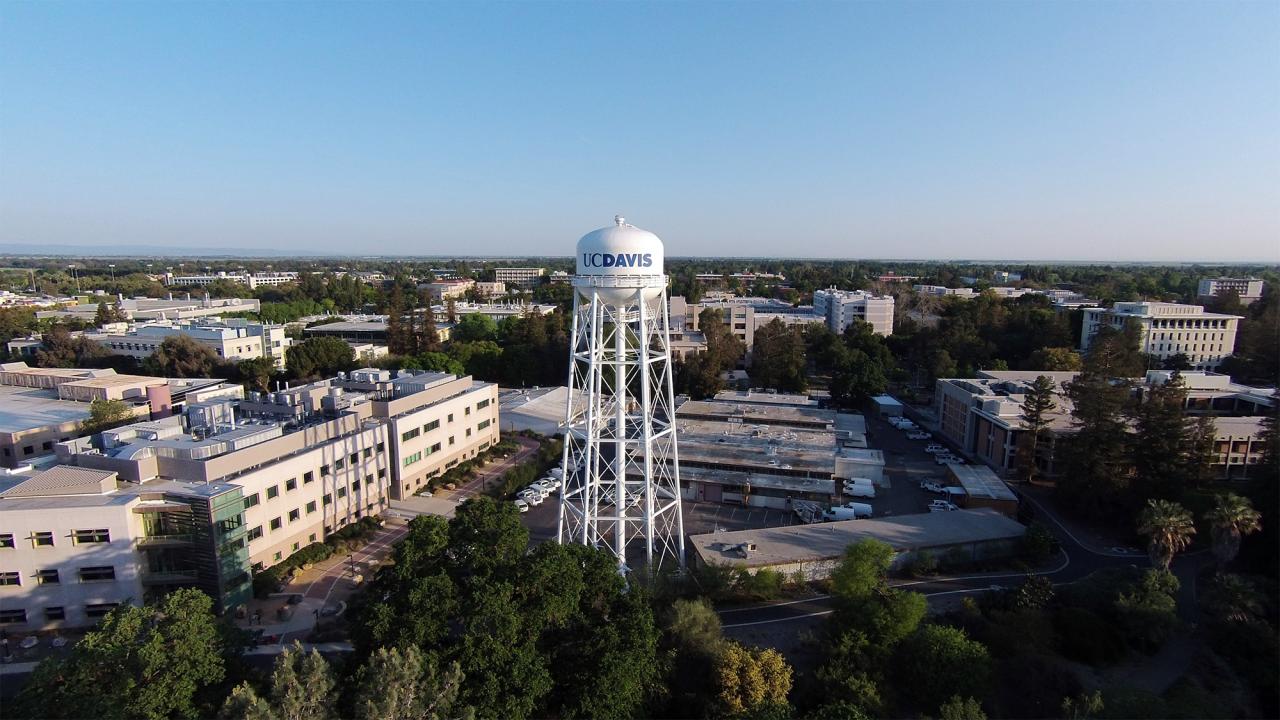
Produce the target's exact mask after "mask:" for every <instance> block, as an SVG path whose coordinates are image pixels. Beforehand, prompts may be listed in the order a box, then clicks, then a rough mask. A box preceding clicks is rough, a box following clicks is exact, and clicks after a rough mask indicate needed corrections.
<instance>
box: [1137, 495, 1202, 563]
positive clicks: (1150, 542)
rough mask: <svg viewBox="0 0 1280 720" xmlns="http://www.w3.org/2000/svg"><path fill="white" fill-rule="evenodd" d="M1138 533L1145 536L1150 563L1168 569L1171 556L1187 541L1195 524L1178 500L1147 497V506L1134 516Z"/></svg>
mask: <svg viewBox="0 0 1280 720" xmlns="http://www.w3.org/2000/svg"><path fill="white" fill-rule="evenodd" d="M1138 533H1139V534H1141V535H1146V536H1147V552H1148V553H1149V554H1150V555H1151V564H1152V565H1156V566H1158V567H1160V568H1162V569H1164V570H1168V569H1169V564H1170V563H1172V562H1173V556H1174V555H1176V554H1177V553H1179V552H1181V551H1182V550H1185V549H1186V548H1187V546H1188V545H1190V544H1191V536H1192V535H1195V534H1196V526H1195V524H1194V523H1193V522H1192V521H1191V513H1189V512H1187V509H1186V508H1184V507H1182V506H1181V505H1179V504H1178V503H1176V502H1172V501H1169V500H1148V501H1147V509H1146V510H1143V511H1142V516H1141V517H1140V518H1139V519H1138Z"/></svg>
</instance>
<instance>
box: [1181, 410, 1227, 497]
mask: <svg viewBox="0 0 1280 720" xmlns="http://www.w3.org/2000/svg"><path fill="white" fill-rule="evenodd" d="M1217 439H1218V426H1217V423H1216V422H1214V419H1213V416H1212V415H1201V416H1199V417H1197V418H1193V419H1191V420H1188V421H1187V444H1186V446H1185V447H1184V448H1183V449H1182V450H1183V451H1182V456H1183V462H1184V463H1185V465H1184V467H1183V473H1182V474H1183V477H1184V479H1185V481H1186V483H1187V484H1189V485H1192V486H1194V487H1204V486H1205V485H1207V484H1209V483H1210V482H1212V481H1213V476H1214V465H1215V464H1216V463H1217V462H1218V451H1217V449H1216V445H1217Z"/></svg>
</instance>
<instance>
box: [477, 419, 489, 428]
mask: <svg viewBox="0 0 1280 720" xmlns="http://www.w3.org/2000/svg"><path fill="white" fill-rule="evenodd" d="M491 422H492V421H490V420H481V421H480V423H479V424H478V425H476V430H483V429H485V428H487V427H489V425H490V424H491Z"/></svg>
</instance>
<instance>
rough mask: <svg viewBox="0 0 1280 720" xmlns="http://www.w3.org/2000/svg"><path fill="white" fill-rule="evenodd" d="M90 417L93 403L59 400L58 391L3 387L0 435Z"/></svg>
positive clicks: (1, 390)
mask: <svg viewBox="0 0 1280 720" xmlns="http://www.w3.org/2000/svg"><path fill="white" fill-rule="evenodd" d="M87 417H89V403H82V402H73V401H71V400H59V399H58V394H57V391H54V390H38V389H35V388H25V387H15V386H12V385H0V432H7V433H17V432H22V431H24V430H34V429H36V428H42V427H47V426H50V425H61V424H63V423H69V422H79V421H81V420H84V419H85V418H87Z"/></svg>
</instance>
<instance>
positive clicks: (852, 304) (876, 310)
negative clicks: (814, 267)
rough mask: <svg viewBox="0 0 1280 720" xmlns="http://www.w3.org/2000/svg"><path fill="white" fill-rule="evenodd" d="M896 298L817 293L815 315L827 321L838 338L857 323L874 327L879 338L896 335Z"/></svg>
mask: <svg viewBox="0 0 1280 720" xmlns="http://www.w3.org/2000/svg"><path fill="white" fill-rule="evenodd" d="M893 306H894V299H893V296H892V295H875V294H872V293H868V292H863V291H861V290H853V291H846V290H836V289H835V288H831V289H829V290H816V291H814V293H813V311H814V313H815V314H816V315H818V316H820V317H821V318H823V319H825V320H826V323H827V327H828V328H831V332H834V333H836V334H839V333H843V332H844V331H845V330H846V329H848V327H849V326H850V325H852V324H853V323H855V322H864V323H867V324H868V325H870V326H871V329H872V330H874V331H875V333H876V334H877V335H884V336H889V335H892V334H893Z"/></svg>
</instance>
